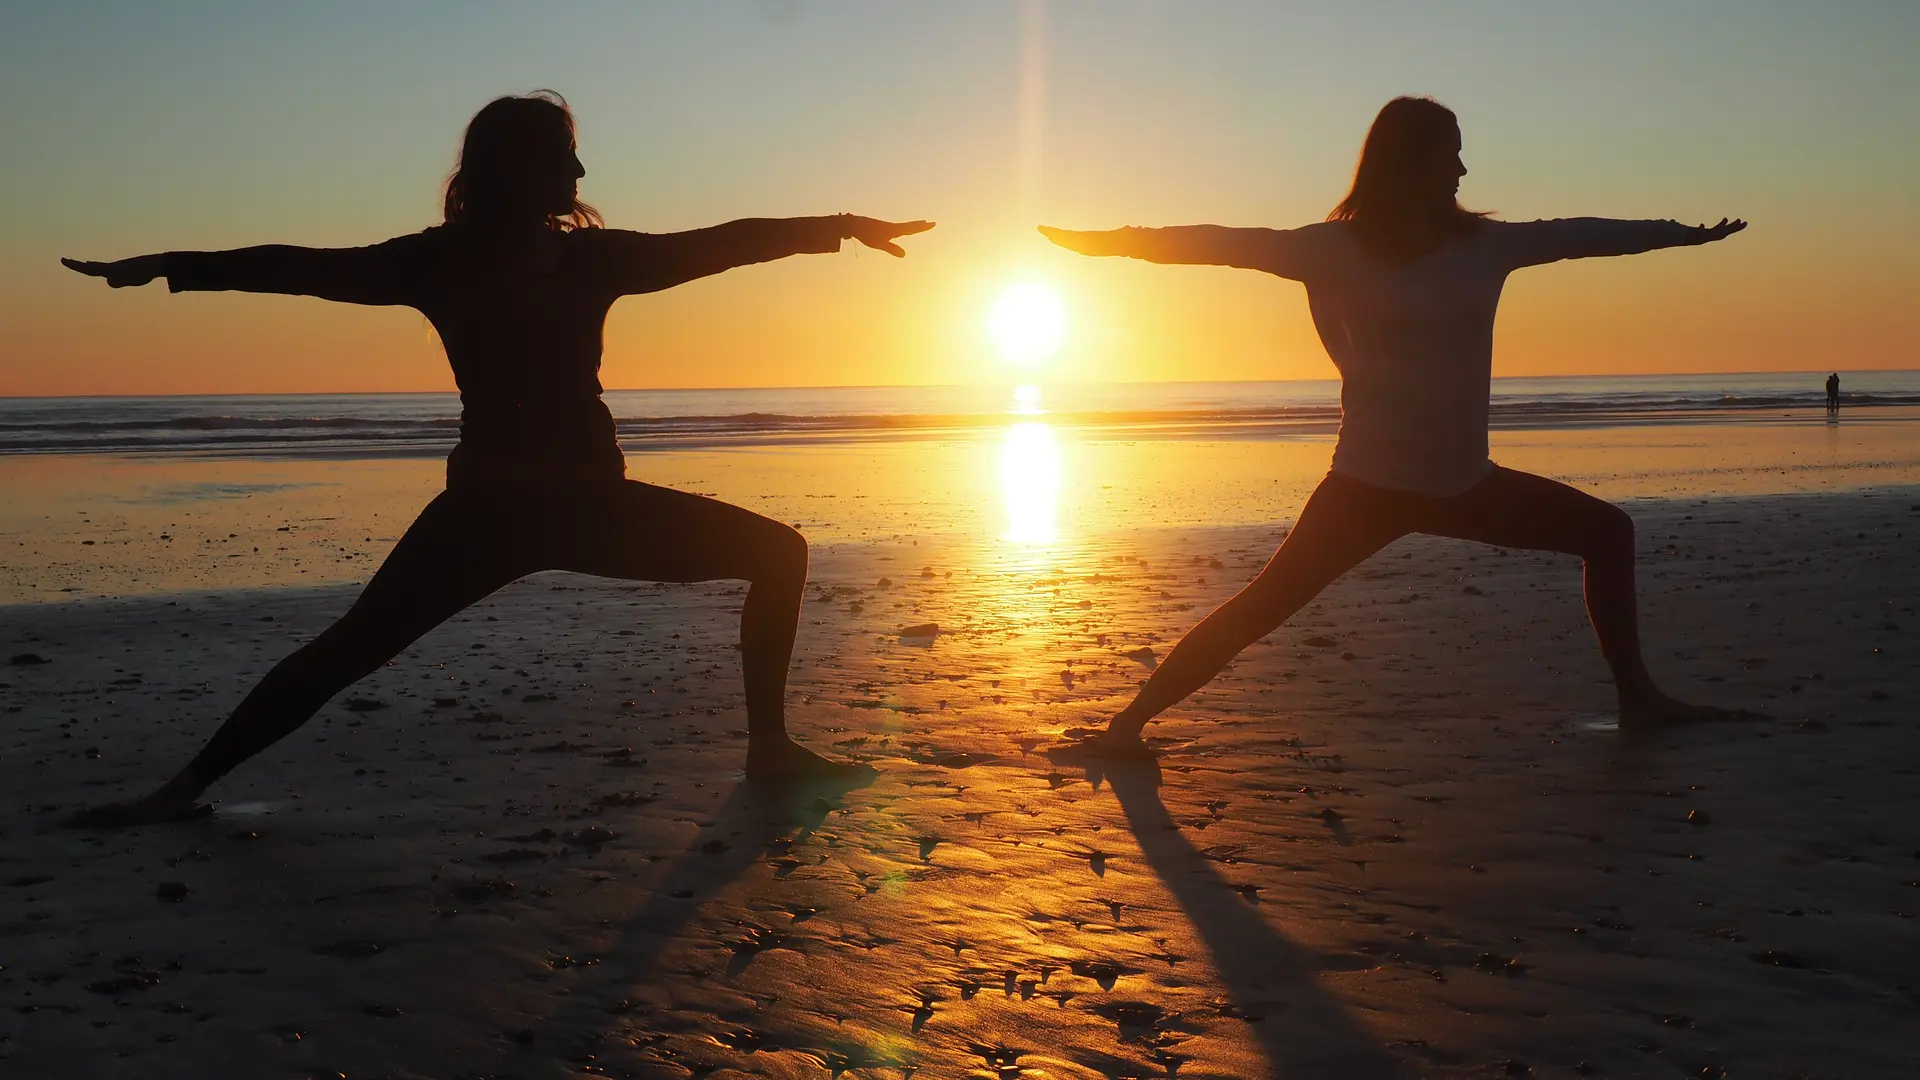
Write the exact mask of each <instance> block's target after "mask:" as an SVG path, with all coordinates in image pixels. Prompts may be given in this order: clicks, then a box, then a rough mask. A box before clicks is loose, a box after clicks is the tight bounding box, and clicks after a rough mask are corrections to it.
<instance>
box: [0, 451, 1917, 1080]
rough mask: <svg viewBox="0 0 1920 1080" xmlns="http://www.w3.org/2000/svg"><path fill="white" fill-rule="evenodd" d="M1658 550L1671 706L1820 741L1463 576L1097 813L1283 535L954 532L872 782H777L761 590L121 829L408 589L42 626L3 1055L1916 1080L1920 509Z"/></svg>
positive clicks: (903, 604)
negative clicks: (249, 690) (253, 692)
mask: <svg viewBox="0 0 1920 1080" xmlns="http://www.w3.org/2000/svg"><path fill="white" fill-rule="evenodd" d="M1515 463H1516V464H1520V462H1515ZM638 471H639V470H638V469H636V472H638ZM1071 479H1072V477H1071V474H1069V480H1070V481H1071ZM703 490H704V489H703ZM1093 490H1095V491H1097V490H1098V488H1097V486H1095V487H1094V489H1093ZM1285 497H1286V496H1285V495H1283V494H1275V495H1274V496H1273V498H1274V500H1275V501H1276V502H1277V501H1280V500H1282V499H1284V498H1285ZM1634 510H1635V514H1636V518H1637V520H1638V521H1639V523H1640V537H1641V550H1642V557H1643V564H1642V565H1643V568H1644V569H1643V575H1644V576H1643V584H1642V593H1643V604H1644V609H1645V619H1646V623H1647V629H1646V637H1647V642H1648V653H1649V658H1650V661H1651V663H1652V665H1653V667H1654V669H1655V671H1656V673H1657V674H1659V675H1660V676H1661V677H1663V678H1664V679H1665V680H1667V681H1668V683H1669V684H1670V688H1671V689H1672V690H1673V691H1674V692H1676V693H1679V694H1682V695H1684V696H1693V697H1698V698H1702V699H1708V700H1712V701H1715V702H1719V703H1723V704H1729V705H1741V706H1750V707H1754V708H1759V709H1763V710H1766V711H1767V712H1768V713H1769V714H1770V715H1771V716H1772V718H1773V719H1772V720H1770V721H1769V722H1766V723H1760V724H1755V725H1752V726H1750V727H1740V728H1725V729H1703V730H1698V731H1691V732H1685V733H1680V734H1674V735H1670V736H1666V737H1661V738H1655V739H1649V740H1644V741H1630V740H1624V739H1622V737H1621V736H1620V735H1619V734H1618V733H1617V732H1615V731H1612V730H1609V729H1608V725H1607V718H1608V716H1609V705H1610V690H1609V688H1608V685H1607V683H1606V680H1605V671H1604V668H1603V666H1602V664H1601V662H1600V659H1599V657H1598V656H1597V654H1596V651H1595V650H1594V648H1593V646H1592V639H1591V632H1590V630H1589V629H1588V628H1587V626H1586V624H1585V621H1584V618H1583V616H1582V613H1581V609H1580V601H1579V584H1578V572H1577V567H1576V565H1575V563H1574V562H1573V560H1570V559H1563V558H1556V557H1550V556H1536V555H1528V554H1521V553H1502V552H1498V551H1495V550H1493V549H1487V548H1477V547H1473V546H1469V545H1464V544H1455V543H1449V542H1443V541H1435V540H1427V539H1409V540H1406V541H1402V542H1401V543H1399V544H1396V545H1395V546H1393V547H1392V548H1390V549H1389V550H1388V551H1386V552H1385V553H1383V554H1382V555H1380V556H1378V557H1376V558H1375V559H1374V560H1373V561H1371V562H1369V563H1368V564H1366V565H1365V566H1364V567H1362V568H1361V569H1360V570H1359V571H1358V572H1356V573H1355V574H1353V575H1350V576H1349V578H1348V579H1346V580H1344V581H1342V582H1341V583H1339V584H1338V585H1336V586H1335V587H1334V588H1333V589H1331V590H1330V591H1329V592H1328V593H1327V594H1326V595H1325V596H1324V597H1323V598H1322V599H1321V600H1320V601H1318V602H1317V603H1316V604H1315V605H1313V606H1312V607H1310V608H1309V609H1308V610H1307V611H1305V612H1303V613H1302V615H1301V616H1300V617H1298V618H1297V619H1296V620H1295V621H1294V622H1293V623H1292V624H1291V625H1289V626H1288V627H1286V628H1283V629H1282V630H1281V631H1279V632H1278V633H1276V634H1275V635H1273V636H1272V637H1271V638H1270V639H1268V640H1267V641H1266V642H1264V643H1262V644H1261V645H1258V646H1256V647H1255V648H1253V649H1252V650H1250V651H1249V652H1248V653H1247V654H1246V655H1245V656H1243V657H1242V659H1241V660H1240V661H1239V662H1237V663H1236V665H1235V666H1234V667H1233V668H1232V669H1230V670H1229V671H1228V672H1227V673H1226V674H1225V675H1224V676H1223V677H1222V678H1221V679H1220V680H1218V681H1217V682H1216V683H1215V684H1214V685H1213V686H1211V687H1209V688H1208V689H1207V690H1206V691H1204V692H1203V693H1202V694H1200V695H1199V696H1197V697H1196V698H1195V699H1193V700H1192V701H1191V702H1189V703H1188V704H1187V705H1185V706H1184V707H1182V708H1180V709H1178V710H1176V711H1175V712H1173V713H1171V714H1169V715H1168V717H1167V718H1165V719H1164V720H1163V721H1162V722H1160V723H1159V724H1157V725H1155V726H1154V727H1153V728H1152V729H1150V734H1151V735H1153V736H1155V737H1157V738H1158V739H1159V740H1161V742H1160V745H1161V746H1162V748H1163V750H1164V754H1163V757H1162V760H1161V763H1160V766H1159V768H1158V770H1153V771H1143V770H1139V769H1129V770H1121V771H1118V772H1112V773H1107V774H1102V773H1099V772H1094V773H1090V772H1088V771H1087V770H1085V769H1082V768H1077V767H1067V766H1065V765H1058V764H1055V763H1054V762H1052V761H1050V760H1049V759H1048V758H1046V757H1044V756H1042V755H1041V754H1040V753H1038V750H1039V749H1040V748H1042V747H1044V746H1045V745H1047V744H1048V743H1050V742H1052V741H1054V740H1056V739H1057V738H1058V736H1059V733H1060V732H1062V731H1064V730H1066V729H1069V728H1072V727H1075V726H1079V725H1083V724H1086V723H1088V722H1090V721H1094V720H1097V719H1098V718H1100V717H1101V716H1102V715H1103V714H1105V713H1107V712H1110V711H1111V710H1112V709H1113V708H1115V707H1116V706H1117V704H1118V703H1119V702H1121V701H1123V700H1124V699H1125V696H1126V694H1127V693H1128V692H1129V691H1130V690H1131V689H1132V688H1133V687H1134V686H1135V685H1137V683H1138V681H1139V680H1140V679H1141V678H1142V676H1143V675H1144V673H1145V671H1146V668H1147V666H1148V665H1149V664H1151V663H1152V662H1153V661H1154V660H1155V658H1156V657H1158V656H1161V655H1164V654H1165V651H1166V650H1167V648H1168V647H1169V646H1170V645H1171V644H1172V642H1173V641H1174V640H1176V639H1177V637H1178V635H1179V633H1180V632H1181V631H1183V630H1184V629H1185V628H1187V627H1188V626H1190V625H1191V624H1192V623H1193V621H1195V620H1196V619H1197V618H1199V616H1200V615H1202V614H1203V613H1204V612H1205V611H1206V610H1207V609H1208V608H1209V607H1210V606H1211V605H1212V604H1214V603H1217V602H1218V601H1219V600H1220V599H1222V598H1224V597H1225V596H1226V595H1228V594H1229V593H1230V592H1231V591H1232V589H1234V588H1235V587H1237V586H1238V584H1239V583H1241V582H1242V581H1244V580H1245V579H1246V578H1247V577H1248V576H1250V575H1251V574H1252V573H1253V572H1254V571H1255V570H1256V569H1257V568H1258V566H1259V565H1260V564H1261V563H1262V562H1263V561H1264V559H1265V557H1266V556H1267V554H1268V553H1269V551H1270V550H1271V548H1272V546H1273V545H1274V543H1275V542H1276V541H1277V539H1278V538H1279V536H1280V533H1281V528H1282V527H1283V526H1275V525H1270V526H1261V525H1249V524H1235V523H1227V524H1220V525H1214V526H1205V525H1201V524H1192V525H1174V526H1171V527H1151V526H1150V525H1149V524H1146V523H1142V522H1139V521H1136V522H1134V523H1133V524H1132V525H1131V526H1130V527H1125V528H1111V529H1108V530H1105V531H1102V532H1099V533H1098V534H1092V533H1089V534H1088V537H1089V538H1082V539H1079V540H1077V541H1076V542H1075V543H1074V544H1073V545H1071V547H1070V550H1065V551H1063V550H1060V549H1022V548H1018V547H1009V546H1005V545H993V544H979V543H963V542H960V541H957V540H954V539H952V538H950V537H949V538H942V537H939V536H934V535H920V534H913V533H911V532H909V531H905V530H902V531H899V532H897V533H895V534H893V535H896V536H898V539H893V538H889V537H876V536H864V537H861V538H857V539H842V540H838V541H835V542H832V543H827V544H823V545H822V546H821V547H820V548H819V549H818V554H817V558H816V562H815V570H814V584H813V586H812V587H811V588H810V590H809V602H808V604H807V606H806V610H805V619H804V624H803V632H802V638H801V644H800V653H799V657H798V663H797V667H796V669H795V673H794V679H793V693H792V700H793V703H794V705H793V709H792V726H793V728H794V730H795V733H796V734H797V735H798V736H799V737H801V738H802V739H803V740H804V741H806V742H808V743H809V744H810V745H813V746H815V747H817V748H819V749H822V750H825V751H829V752H833V753H836V754H839V755H842V756H845V757H849V758H855V759H859V760H863V761H868V762H871V763H872V764H873V765H875V766H876V767H877V768H878V769H879V777H878V779H877V780H876V781H875V782H873V783H872V784H870V785H868V786H866V787H864V788H860V789H857V790H853V791H850V792H845V793H838V794H833V793H827V794H821V793H803V794H800V795H797V796H793V797H782V796H779V795H776V794H771V793H764V792H755V791H753V790H751V789H749V788H747V787H744V786H742V783H741V778H740V768H741V765H742V763H743V757H744V731H743V730H742V729H743V727H744V717H743V713H742V710H741V706H740V700H739V690H738V679H737V671H736V663H735V658H734V652H733V648H732V640H733V634H734V620H735V618H736V615H735V613H736V612H737V610H738V607H739V604H740V595H741V591H740V589H739V588H738V587H737V586H733V585H725V584H720V585H708V586H687V587H680V586H651V585H630V584H623V583H618V582H602V581H595V580H590V579H583V578H574V577H566V576H561V575H549V576H542V577H539V578H535V579H531V580H528V581H525V582H522V583H520V584H518V585H515V586H513V587H512V588H510V589H509V590H506V591H504V592H502V593H501V594H499V595H497V596H496V597H494V598H493V599H491V600H489V601H488V602H486V603H484V604H483V605H481V606H479V607H476V608H474V609H472V610H471V611H469V612H467V613H466V614H465V615H463V616H461V617H460V618H459V619H457V620H455V621H454V622H452V623H449V624H448V625H446V626H444V627H442V628H440V629H439V630H437V631H436V632H434V633H433V634H432V635H430V636H429V637H427V638H425V639H423V640H422V641H421V642H420V643H419V644H418V646H417V647H416V648H414V649H413V650H411V651H409V652H408V653H407V654H405V655H403V656H402V657H401V658H399V659H397V660H396V661H395V662H394V663H393V664H392V665H391V666H390V667H388V668H386V669H384V670H382V671H381V672H379V673H378V674H376V675H375V676H373V677H372V678H370V679H368V680H366V681H365V682H364V683H363V684H361V685H359V686H357V687H355V688H354V689H353V690H351V691H349V692H348V693H347V694H344V695H342V696H341V697H340V698H339V699H336V701H335V702H333V703H332V704H331V705H330V706H329V707H328V708H327V709H326V710H325V711H324V712H323V714H322V715H321V717H320V718H317V719H316V720H315V721H314V722H313V723H312V724H311V725H309V726H308V727H307V728H305V729H303V730H302V731H301V732H299V733H297V734H296V735H295V736H293V737H291V738H289V739H288V740H286V741H285V742H284V743H282V744H281V745H279V746H277V747H275V748H274V749H273V750H271V751H269V752H268V753H267V754H265V755H263V756H262V757H261V758H260V759H258V760H256V761H255V762H253V763H251V764H250V765H249V766H248V767H246V768H245V769H243V770H242V771H241V772H240V773H239V774H237V775H236V776H235V777H233V778H232V779H231V780H230V781H228V782H227V783H224V784H222V785H221V786H220V787H219V788H218V789H216V791H215V792H214V794H215V795H216V796H217V797H218V799H219V812H218V814H216V815H215V816H214V817H212V818H210V819H207V820H203V821H198V822H193V823H187V824H180V825H174V826H168V827H156V828H149V829H143V830H135V831H129V832H124V833H110V834H92V835H89V834H81V833H74V832H69V831H64V830H60V829H57V828H55V827H54V822H55V821H56V820H57V819H58V818H59V817H60V815H61V814H62V813H64V812H65V811H67V810H69V809H71V808H73V807H76V806H78V805H81V804H84V803H90V802H95V801H99V800H102V799H105V798H109V797H113V796H117V795H121V794H126V793H130V792H133V791H134V790H136V789H137V788H139V787H140V786H141V785H143V784H146V783H150V782H152V781H153V780H155V779H157V778H158V777H160V776H162V775H163V774H164V773H165V772H166V771H167V770H168V769H170V768H171V767H173V766H175V765H177V764H178V763H179V762H180V761H182V760H183V759H184V758H185V757H186V756H187V755H188V754H190V753H191V751H192V749H193V748H194V747H195V746H196V745H197V744H198V742H199V741H200V740H201V739H203V738H204V737H205V735H206V734H208V733H209V732H210V731H211V729H212V728H213V726H215V724H216V723H217V721H218V718H219V717H220V716H221V715H223V714H224V712H225V710H226V709H228V708H230V707H231V706H232V704H233V703H234V702H235V701H237V700H238V697H239V696H240V694H241V693H242V692H243V691H244V689H245V688H246V686H247V685H248V683H249V682H250V680H251V679H252V678H254V677H256V676H257V675H258V674H259V673H260V672H262V671H264V670H265V668H266V667H267V666H268V665H269V664H270V663H271V662H272V661H273V660H274V659H276V658H277V657H278V656H280V655H282V654H283V653H285V652H286V651H288V650H290V649H291V648H292V647H294V646H295V645H296V644H298V643H299V642H300V641H302V640H304V639H305V638H306V637H308V636H310V635H311V634H313V633H314V632H316V631H317V630H318V629H320V628H321V627H322V626H324V625H325V624H326V623H327V621H329V620H330V619H331V618H332V617H333V616H334V615H336V614H337V613H338V612H339V611H340V610H342V609H343V607H344V606H345V604H346V603H347V602H348V601H349V599H350V598H351V595H352V590H351V588H350V587H348V586H344V585H332V586H328V587H324V588H317V589H306V590H297V589H292V588H278V589H228V590H222V591H216V592H211V593H195V594H176V595H171V596H155V597H141V596H132V597H130V598H127V599H118V600H115V599H93V600H86V601H70V602H65V603H21V604H16V605H14V606H11V607H6V608H3V609H0V643H4V645H5V647H6V651H7V654H8V655H10V656H11V655H13V654H19V653H28V652H31V653H33V654H35V655H37V656H40V657H43V658H45V659H46V660H48V661H49V662H48V663H44V664H19V665H14V666H8V667H5V668H3V669H0V683H4V684H5V685H4V686H3V687H0V708H4V709H5V710H6V721H7V723H6V727H5V735H4V746H5V755H6V763H7V766H8V770H7V771H8V774H9V776H10V778H11V780H10V783H11V785H12V789H13V791H14V792H15V795H14V798H13V800H12V804H11V806H10V808H9V813H8V814H7V816H6V817H5V819H4V825H3V827H4V837H5V844H4V852H5V855H4V863H5V865H4V866H0V913H3V914H0V951H3V955H0V964H4V968H3V969H0V996H3V997H4V998H5V1001H6V1004H7V1006H8V1008H7V1010H6V1011H5V1012H4V1013H0V1038H4V1041H0V1072H5V1073H6V1074H7V1075H9V1076H23V1077H41V1076H76V1075H90V1076H91V1075H97V1076H182V1077H189V1076H190V1077H199V1076H262V1077H305V1076H335V1075H340V1074H344V1075H345V1076H348V1077H352V1078H355V1080H358V1078H360V1077H366V1076H390V1077H433V1078H452V1077H475V1078H477V1077H483V1076H496V1077H508V1076H512V1077H527V1078H534V1077H555V1076H567V1075H577V1074H592V1075H609V1076H644V1077H652V1076H663V1077H685V1076H701V1077H707V1076H735V1075H753V1076H779V1077H811V1076H836V1075H842V1074H845V1075H859V1076H876V1077H882V1076H908V1075H918V1076H923V1077H933V1076H938V1077H946V1076H984V1077H1005V1078H1013V1077H1035V1078H1039V1077H1109V1078H1122V1077H1144V1076H1173V1075H1178V1076H1180V1077H1186V1078H1195V1077H1262V1076H1269V1075H1276V1076H1289V1077H1358V1076H1387V1075H1404V1076H1511V1075H1532V1076H1581V1075H1595V1076H1649V1077H1666V1076H1720V1075H1723V1073H1724V1075H1726V1076H1729V1077H1741V1078H1746V1077H1780V1078H1788V1077H1903V1076H1911V1075H1914V1074H1915V1073H1916V1072H1917V1071H1920V1045H1917V1044H1916V1042H1915V1040H1914V1037H1913V1030H1914V1018H1915V1016H1916V1009H1920V976H1916V975H1915V972H1916V971H1920V922H1916V921H1915V919H1914V915H1915V914H1916V912H1920V885H1917V884H1916V882H1917V881H1920V825H1916V824H1915V822H1916V821H1917V820H1920V816H1917V815H1916V813H1915V811H1916V810H1920V795H1917V794H1916V792H1920V784H1917V783H1916V780H1915V773H1916V771H1917V770H1920V755H1917V754H1916V752H1915V743H1914V736H1913V732H1912V730H1911V724H1912V722H1913V721H1912V718H1913V715H1914V713H1913V710H1914V707H1915V702H1916V700H1920V676H1916V674H1915V672H1916V670H1920V665H1916V658H1917V657H1920V644H1916V642H1917V641H1920V638H1916V634H1920V613H1916V611H1915V610H1914V609H1915V605H1916V603H1920V601H1916V599H1915V597H1917V596H1920V564H1917V563H1916V560H1915V558H1914V552H1915V550H1916V546H1917V545H1920V489H1914V488H1892V489H1882V490H1879V491H1877V492H1874V493H1864V492H1861V493H1851V494H1838V495H1772V496H1766V497H1755V498H1722V499H1714V500H1710V501H1703V500H1700V499H1698V498H1686V499H1674V500H1671V501H1645V502H1641V503H1638V504H1636V505H1635V506H1634ZM1152 513H1153V510H1152V507H1150V506H1149V507H1148V508H1147V509H1146V510H1145V511H1142V514H1143V516H1147V517H1150V516H1151V515H1152ZM1283 517H1284V515H1282V518H1283ZM269 527H272V528H277V526H272V525H271V524H270V523H262V524H261V525H260V528H262V529H265V528H269ZM233 531H238V530H233ZM365 535H369V536H372V535H375V534H365ZM369 542H371V541H369ZM203 546H204V545H203ZM248 546H249V547H251V546H253V545H251V544H249V545H248ZM236 561H238V560H236ZM343 573H344V571H343ZM926 623H935V624H937V625H938V627H939V633H938V634H937V635H935V636H931V637H928V636H925V635H924V634H915V635H912V636H903V635H901V633H900V631H901V630H902V629H903V628H906V627H910V626H915V625H918V624H926Z"/></svg>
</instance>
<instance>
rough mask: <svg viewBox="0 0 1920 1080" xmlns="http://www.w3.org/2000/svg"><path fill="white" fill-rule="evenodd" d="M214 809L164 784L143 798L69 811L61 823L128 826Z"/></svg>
mask: <svg viewBox="0 0 1920 1080" xmlns="http://www.w3.org/2000/svg"><path fill="white" fill-rule="evenodd" d="M212 813H213V807H212V806H210V805H208V804H206V803H203V802H200V801H199V796H198V795H185V796H183V795H175V794H170V793H169V792H168V791H167V790H166V789H165V788H161V789H160V790H159V791H156V792H154V793H153V794H151V795H148V796H147V797H146V798H144V799H134V800H131V801H129V802H117V803H106V804H105V805H102V806H90V807H88V808H87V809H85V810H80V811H76V812H74V813H72V814H68V815H67V816H66V817H65V818H62V819H61V821H60V824H62V825H64V826H66V827H67V828H69V829H125V828H130V827H132V826H135V825H158V824H160V823H161V822H166V821H191V820H193V819H194V818H203V817H207V816H208V815H210V814H212Z"/></svg>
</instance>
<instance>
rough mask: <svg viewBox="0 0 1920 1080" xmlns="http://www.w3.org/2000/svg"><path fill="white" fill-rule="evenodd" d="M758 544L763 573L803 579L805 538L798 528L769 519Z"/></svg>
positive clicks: (804, 572) (805, 571) (804, 576)
mask: <svg viewBox="0 0 1920 1080" xmlns="http://www.w3.org/2000/svg"><path fill="white" fill-rule="evenodd" d="M760 546H761V549H762V557H761V559H760V562H761V565H762V566H763V568H764V569H763V573H764V574H765V575H767V576H769V577H779V578H787V577H798V578H800V579H802V580H805V578H806V576H807V538H806V537H804V536H802V535H800V530H798V529H796V528H794V527H793V526H791V525H785V524H782V523H781V522H778V521H772V520H769V521H768V522H767V528H766V535H765V536H764V537H763V538H762V539H761V541H760Z"/></svg>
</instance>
